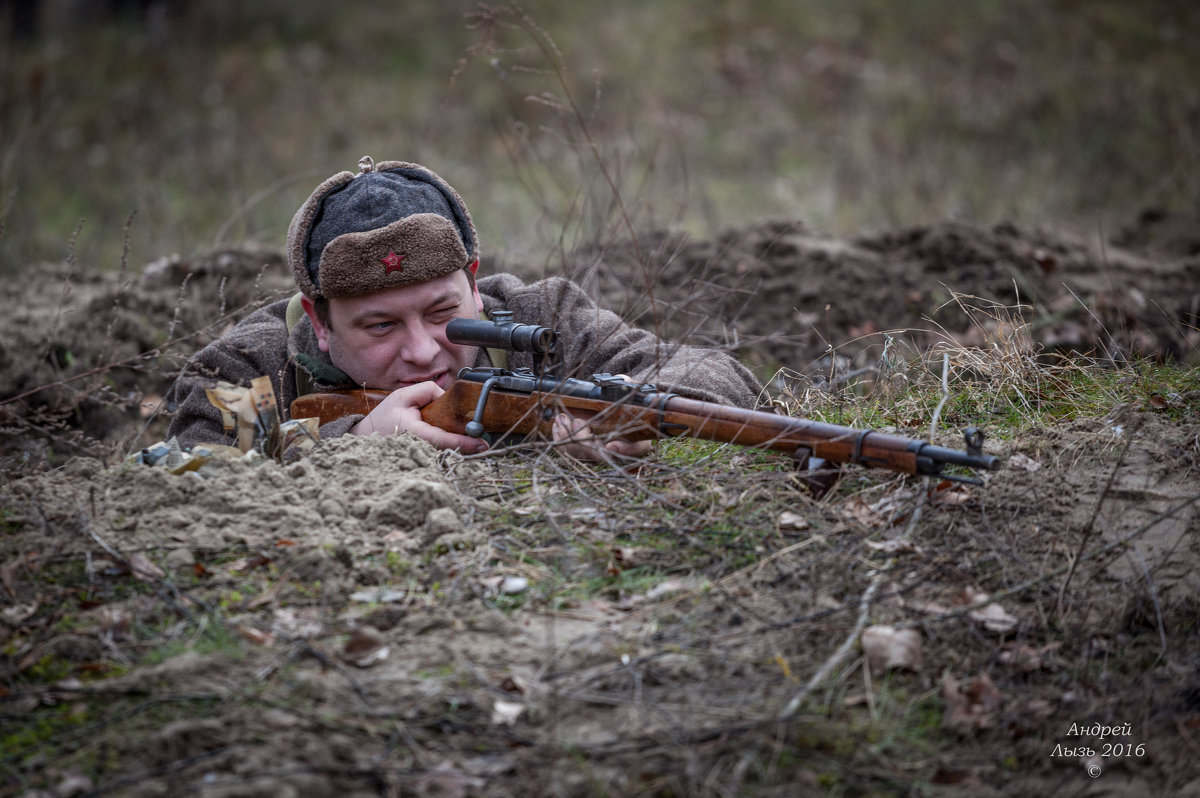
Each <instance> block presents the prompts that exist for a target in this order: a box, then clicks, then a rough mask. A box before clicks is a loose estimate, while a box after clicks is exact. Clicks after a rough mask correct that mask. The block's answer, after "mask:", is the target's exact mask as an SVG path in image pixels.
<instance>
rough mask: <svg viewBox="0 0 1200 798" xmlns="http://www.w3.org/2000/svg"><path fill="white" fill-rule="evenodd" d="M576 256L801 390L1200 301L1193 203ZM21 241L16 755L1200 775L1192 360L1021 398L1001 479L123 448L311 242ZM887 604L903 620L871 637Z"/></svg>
mask: <svg viewBox="0 0 1200 798" xmlns="http://www.w3.org/2000/svg"><path fill="white" fill-rule="evenodd" d="M485 268H486V265H485ZM513 270H514V271H518V272H519V273H522V274H523V275H524V276H527V277H530V278H532V277H534V276H535V275H534V274H533V272H532V270H529V269H525V268H523V267H519V266H518V267H515V268H514V269H513ZM570 273H571V274H572V275H573V276H574V277H575V278H576V279H578V280H579V281H580V282H582V283H583V284H584V285H585V286H587V287H588V288H589V289H590V290H592V291H593V292H594V293H595V294H596V295H597V296H598V297H600V298H601V300H602V301H603V302H604V303H606V304H608V305H609V306H612V307H614V308H616V309H618V310H621V311H622V312H624V314H625V315H626V317H627V318H630V319H632V320H634V321H636V322H637V323H639V324H642V325H644V326H647V327H652V328H656V329H658V330H659V331H660V332H662V334H664V335H666V336H668V337H671V338H677V339H687V340H688V341H690V342H693V343H703V344H706V345H713V346H722V347H728V348H731V349H734V350H736V351H737V352H738V354H739V355H740V356H741V357H742V358H743V359H744V360H745V361H746V362H748V363H750V364H753V365H754V366H755V367H756V368H758V369H759V370H760V371H761V372H762V374H763V376H764V378H768V379H769V382H770V390H772V391H788V390H794V389H795V387H796V386H798V385H801V384H803V385H805V386H809V387H811V388H813V389H814V390H817V389H820V387H821V386H822V385H824V386H825V387H826V388H830V387H832V386H836V385H838V384H844V383H842V378H844V377H846V376H847V375H850V374H852V373H853V372H856V371H859V372H862V371H865V372H870V370H871V369H872V368H874V367H877V366H878V364H880V363H881V362H882V360H883V359H885V358H886V357H893V356H895V353H896V352H900V353H903V354H904V355H906V356H915V355H920V354H921V353H926V352H928V351H930V347H931V346H933V345H934V344H935V343H937V342H939V341H942V342H953V343H955V344H957V345H962V346H978V345H983V346H986V345H988V344H989V342H990V341H992V340H993V339H992V338H991V337H990V336H991V334H992V333H993V332H994V331H995V330H996V328H997V327H999V326H1003V325H1005V324H1009V325H1016V326H1020V325H1028V327H1027V329H1028V331H1029V335H1030V336H1031V337H1032V340H1033V342H1034V343H1035V344H1036V345H1038V346H1040V347H1041V351H1042V352H1043V353H1044V354H1043V357H1045V358H1049V357H1050V356H1051V355H1052V354H1054V353H1059V352H1066V351H1074V352H1077V353H1087V354H1088V355H1089V356H1091V357H1092V358H1093V359H1094V361H1095V363H1096V365H1095V368H1097V369H1101V368H1106V367H1111V366H1114V365H1116V364H1119V363H1122V362H1125V360H1126V359H1128V358H1133V357H1139V358H1146V359H1149V360H1155V359H1159V360H1176V361H1180V360H1182V361H1184V362H1190V363H1192V364H1193V365H1194V364H1195V358H1196V357H1197V354H1196V353H1197V351H1198V346H1197V344H1198V343H1200V336H1198V333H1197V320H1198V316H1197V313H1198V312H1200V225H1196V224H1192V223H1190V221H1189V220H1187V219H1180V218H1177V217H1174V216H1171V215H1168V214H1165V213H1160V212H1148V213H1146V214H1144V215H1143V216H1142V217H1141V218H1140V219H1138V220H1137V221H1136V222H1135V223H1134V224H1132V225H1130V226H1129V227H1128V228H1127V229H1125V230H1123V231H1120V232H1119V233H1118V234H1117V235H1115V236H1113V237H1112V238H1111V240H1108V241H1105V242H1103V243H1102V244H1098V243H1093V242H1087V241H1084V240H1082V239H1080V238H1078V237H1073V236H1071V235H1068V234H1065V233H1063V232H1061V231H1051V230H1022V229H1018V228H1016V227H1014V226H1012V225H1000V226H997V227H995V228H990V229H983V228H979V227H975V226H970V225H966V224H962V223H952V222H947V223H944V224H940V225H935V226H931V227H927V228H919V229H912V230H903V231H889V232H884V233H879V234H872V235H862V236H859V237H857V238H853V239H848V240H842V239H831V238H829V237H825V236H821V235H819V234H817V233H815V232H813V231H810V230H807V229H806V228H805V227H804V226H803V225H799V224H792V223H765V224H763V225H760V226H757V227H754V228H751V229H744V230H736V231H730V232H727V233H725V234H723V235H721V236H720V237H718V238H716V239H714V240H711V241H696V240H689V239H686V238H684V237H681V236H676V235H670V234H660V235H650V236H646V237H644V238H643V239H641V241H640V242H639V244H638V245H637V246H634V245H632V244H628V243H626V244H614V245H611V246H606V247H596V248H594V249H591V250H587V251H583V252H580V253H577V254H576V256H575V257H574V258H573V259H572V266H571V269H570ZM28 275H29V277H30V279H29V280H28V281H26V282H25V283H23V284H17V281H11V282H8V283H6V284H5V285H3V286H2V287H0V291H3V299H4V300H5V301H4V305H5V307H7V308H9V309H10V313H9V314H8V315H7V317H6V318H5V320H4V321H3V322H2V323H3V333H2V334H0V373H2V374H3V375H4V382H3V385H4V386H5V387H4V395H5V396H6V397H8V398H9V399H10V401H7V402H6V403H5V404H4V405H2V406H0V408H2V410H3V413H4V417H3V424H4V427H5V440H4V443H3V450H2V452H0V455H2V456H3V458H4V460H3V468H4V473H5V480H4V484H3V487H0V523H3V527H4V531H5V536H4V539H3V548H2V549H0V555H2V559H0V646H2V649H0V653H2V659H0V673H2V676H3V678H2V679H0V717H2V718H3V723H0V728H2V729H3V731H0V735H2V737H3V745H2V746H0V795H10V794H27V795H39V796H40V795H54V796H65V795H99V794H121V795H138V796H141V795H146V796H150V795H178V794H199V795H204V796H256V795H264V796H265V795H327V794H334V793H338V794H343V795H377V794H386V795H443V796H458V795H463V796H466V795H486V796H491V795H496V796H499V795H512V794H517V793H521V794H526V795H591V794H620V795H631V794H654V795H709V794H711V795H730V794H748V795H803V794H823V793H825V792H828V791H834V792H840V793H848V794H901V793H903V794H913V793H916V794H962V793H970V794H978V795H1001V794H1003V795H1018V794H1019V795H1027V794H1029V795H1038V794H1052V793H1057V794H1063V795H1089V796H1100V795H1114V796H1116V795H1121V796H1124V795H1130V796H1133V795H1139V796H1141V795H1200V756H1198V755H1200V636H1198V635H1197V621H1198V618H1200V615H1198V612H1200V599H1198V598H1197V597H1198V596H1200V577H1198V576H1197V573H1198V568H1197V564H1198V561H1200V539H1197V535H1196V530H1197V529H1198V528H1200V511H1198V510H1197V505H1196V500H1197V495H1198V494H1200V491H1198V490H1197V488H1198V486H1200V479H1197V473H1198V469H1200V413H1198V412H1197V407H1198V403H1197V398H1198V397H1197V394H1196V392H1194V391H1193V392H1191V393H1186V394H1183V395H1179V396H1171V397H1165V398H1164V397H1159V396H1157V394H1154V393H1153V391H1152V389H1151V388H1147V387H1145V386H1142V385H1131V386H1130V387H1129V390H1128V395H1127V401H1124V402H1122V403H1119V404H1118V405H1117V406H1115V407H1114V408H1112V409H1111V412H1106V413H1105V414H1103V415H1101V416H1098V417H1076V418H1067V419H1064V420H1062V421H1061V423H1055V424H1053V425H1049V426H1046V425H1040V426H1032V427H1031V428H1029V429H1028V430H1027V431H1025V432H1023V433H1022V434H1021V435H1020V437H1019V438H1018V439H1016V440H1011V441H1002V440H999V439H998V438H995V437H993V438H991V439H989V441H988V443H987V446H988V451H990V452H992V453H995V454H999V455H1002V456H1004V457H1006V458H1007V467H1006V468H1005V469H1004V470H1002V471H999V472H997V473H995V474H991V475H988V477H987V481H986V485H984V486H981V487H974V486H951V485H948V484H940V485H927V484H925V483H923V482H921V481H918V480H913V479H908V478H900V477H892V476H890V475H886V474H874V473H863V472H861V471H852V472H848V474H847V476H846V478H845V479H844V480H843V483H842V485H841V486H840V487H839V489H838V490H837V491H835V492H834V493H833V494H832V495H830V496H829V497H826V498H825V499H823V500H821V501H816V500H814V499H812V498H811V497H810V496H809V495H808V494H806V493H804V492H803V491H801V490H798V489H797V486H796V482H795V477H794V475H793V474H792V473H791V472H790V471H789V469H787V468H781V467H779V464H778V462H777V461H773V460H770V459H769V458H767V459H765V460H764V458H761V457H758V456H756V455H754V454H753V453H745V452H742V453H730V452H724V451H719V452H715V453H714V452H712V451H711V450H707V449H703V448H702V447H693V449H694V450H695V451H694V452H693V451H692V449H688V448H687V447H683V449H682V450H681V451H682V455H681V454H680V452H675V454H676V455H677V456H674V457H668V456H666V455H665V454H659V455H658V456H656V457H652V458H651V459H650V460H649V461H648V462H647V463H646V464H645V465H644V466H643V467H642V469H641V471H640V472H639V473H638V478H637V479H630V478H629V475H628V474H626V473H625V472H621V471H614V470H613V469H610V468H604V467H584V466H581V465H578V464H574V463H572V462H569V461H567V460H566V459H565V458H563V457H560V456H557V455H554V454H552V453H548V452H545V451H539V450H531V451H525V452H521V453H515V454H502V455H488V456H484V457H479V458H462V457H460V456H458V455H456V454H453V453H441V452H437V451H435V450H433V449H432V448H431V447H429V446H427V445H425V444H424V443H422V442H419V441H416V440H412V439H399V440H381V439H378V438H375V439H340V440H333V441H327V442H323V443H322V445H321V446H320V447H318V448H317V449H316V450H314V451H313V452H312V453H310V454H309V455H307V456H305V457H303V458H302V459H300V460H297V461H294V462H290V463H287V464H279V463H275V462H271V461H262V460H257V461H249V460H244V459H243V460H229V461H224V460H220V461H218V460H214V461H212V462H209V463H207V464H206V465H204V466H203V467H202V468H200V469H199V470H196V471H189V472H184V473H181V474H172V473H169V472H168V471H167V470H166V469H162V468H152V467H147V466H141V465H134V464H130V463H127V462H125V461H124V459H125V456H126V455H127V454H128V453H130V452H132V451H136V450H137V449H139V448H140V447H142V446H145V445H147V444H149V443H151V442H153V441H156V440H159V439H161V437H162V435H163V434H164V430H165V425H166V422H165V418H164V414H165V413H166V412H169V408H165V407H163V406H162V402H161V397H162V396H164V395H165V394H166V392H167V389H168V388H169V386H170V382H171V379H172V375H173V373H175V372H176V371H177V370H178V368H179V367H180V365H181V364H182V363H183V362H184V361H185V360H186V358H187V357H188V355H189V354H190V353H192V352H194V351H195V349H196V348H197V347H198V346H200V345H202V344H204V343H206V342H207V341H209V340H212V339H213V338H215V337H216V336H218V335H220V334H221V332H222V331H223V330H224V329H225V328H226V327H227V326H228V325H229V324H231V323H233V322H234V321H235V320H236V319H237V318H239V317H240V316H241V315H244V314H245V313H246V312H248V310H249V308H251V307H253V306H255V305H257V304H261V303H263V302H265V301H269V300H270V299H273V298H276V297H279V296H284V295H286V293H287V292H288V290H289V279H288V275H287V272H286V268H285V267H284V264H283V261H282V258H281V256H280V254H279V253H278V252H275V251H272V250H252V249H241V250H227V251H221V252H215V253H209V254H206V255H203V256H195V257H189V258H172V259H164V260H162V261H159V262H157V263H154V264H151V265H150V266H148V267H146V268H145V269H144V270H141V271H140V272H139V273H127V274H96V273H92V272H88V271H86V270H83V269H81V268H80V267H79V266H78V265H77V264H70V263H66V264H52V265H42V266H39V267H37V268H31V269H30V270H29V272H28ZM15 397H20V398H15ZM927 421H928V420H927V419H926V420H924V421H923V422H920V423H927ZM911 434H914V435H917V436H922V437H923V436H924V431H922V430H912V431H911ZM937 442H939V443H943V444H946V445H956V444H955V443H954V441H953V438H952V436H951V435H950V434H949V433H946V434H945V435H942V434H941V433H939V438H938V441H937ZM689 452H692V453H693V454H694V455H695V462H694V463H693V464H692V465H689V466H688V467H686V468H683V467H681V466H680V465H679V463H680V457H681V456H683V455H688V453H689ZM689 456H690V455H689ZM989 599H990V603H989V601H988V600H989ZM864 605H865V608H864ZM860 618H862V619H864V621H865V622H866V623H867V624H869V626H870V627H872V629H873V631H872V633H871V634H870V635H868V637H869V638H871V639H872V640H883V641H885V642H886V643H888V644H889V645H885V647H884V649H883V650H882V651H877V650H875V649H873V648H872V649H871V650H869V651H867V652H866V653H865V655H864V653H863V649H861V648H860V647H859V646H858V644H857V642H855V643H854V645H853V646H852V647H851V648H850V649H848V651H849V654H848V656H844V657H842V656H840V655H839V647H840V646H841V645H842V643H843V641H845V640H847V639H851V640H854V639H856V636H855V634H854V633H855V629H856V623H857V622H858V621H859V619H860ZM826 665H828V666H830V667H829V668H827V670H826V672H825V673H824V678H822V679H821V681H820V683H819V684H816V685H813V686H812V689H809V681H810V679H812V678H813V677H814V675H816V674H817V673H818V672H820V671H821V669H822V666H826ZM798 699H803V700H798ZM781 716H786V717H782V718H781ZM1113 727H1115V732H1116V733H1115V734H1112V733H1110V732H1111V731H1112V730H1113ZM1089 769H1095V770H1094V773H1097V774H1099V775H1096V776H1092V775H1089Z"/></svg>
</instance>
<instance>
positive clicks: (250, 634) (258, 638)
mask: <svg viewBox="0 0 1200 798" xmlns="http://www.w3.org/2000/svg"><path fill="white" fill-rule="evenodd" d="M234 628H235V629H237V633H238V634H239V635H241V636H242V638H243V639H245V640H248V641H249V642H251V643H253V644H254V645H256V646H269V645H271V644H272V643H274V642H275V636H274V635H273V634H271V633H270V632H264V631H262V630H261V629H255V628H254V627H253V626H247V625H246V624H238V625H237V626H235V627H234Z"/></svg>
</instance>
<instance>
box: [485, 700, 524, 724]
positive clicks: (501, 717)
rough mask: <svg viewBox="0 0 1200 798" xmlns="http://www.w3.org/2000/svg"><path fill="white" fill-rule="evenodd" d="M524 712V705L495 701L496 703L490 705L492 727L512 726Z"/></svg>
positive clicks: (514, 702)
mask: <svg viewBox="0 0 1200 798" xmlns="http://www.w3.org/2000/svg"><path fill="white" fill-rule="evenodd" d="M524 712H525V705H524V704H521V703H518V702H516V701H502V700H499V699H497V700H496V703H495V704H493V705H492V725H493V726H512V725H513V724H514V723H516V722H517V718H519V717H521V715H522V714H523V713H524Z"/></svg>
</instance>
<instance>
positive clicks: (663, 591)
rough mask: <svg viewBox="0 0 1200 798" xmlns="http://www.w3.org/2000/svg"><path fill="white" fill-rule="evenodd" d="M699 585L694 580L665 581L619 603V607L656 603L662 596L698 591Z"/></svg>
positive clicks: (627, 607)
mask: <svg viewBox="0 0 1200 798" xmlns="http://www.w3.org/2000/svg"><path fill="white" fill-rule="evenodd" d="M701 585H702V583H701V582H700V581H698V580H695V579H665V580H663V581H662V582H659V583H658V584H657V585H655V586H654V587H652V588H650V589H649V590H647V591H646V592H645V593H643V594H642V595H640V596H630V597H629V598H628V599H626V600H625V601H623V602H621V607H622V608H623V609H632V608H633V607H635V606H637V605H639V604H645V603H648V602H651V601H657V600H658V599H660V598H662V597H664V596H669V595H671V594H672V593H683V592H685V591H690V590H698V589H699V588H700V587H701Z"/></svg>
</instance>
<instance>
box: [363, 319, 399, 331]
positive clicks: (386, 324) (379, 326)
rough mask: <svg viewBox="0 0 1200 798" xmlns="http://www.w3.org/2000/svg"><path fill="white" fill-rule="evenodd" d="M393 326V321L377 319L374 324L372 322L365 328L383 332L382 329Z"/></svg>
mask: <svg viewBox="0 0 1200 798" xmlns="http://www.w3.org/2000/svg"><path fill="white" fill-rule="evenodd" d="M394 326H396V323H395V322H391V321H377V322H375V323H374V324H372V325H370V326H369V327H367V329H368V330H373V331H375V332H383V331H384V330H390V329H391V328H392V327H394Z"/></svg>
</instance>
